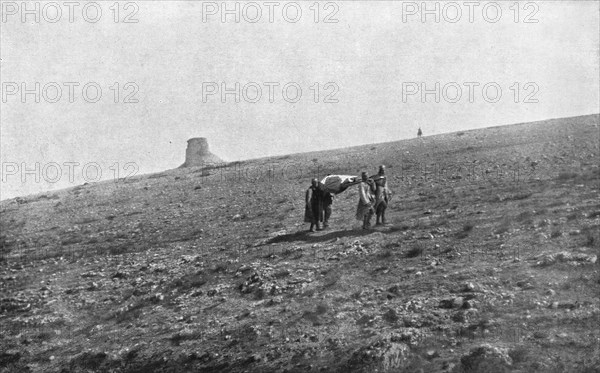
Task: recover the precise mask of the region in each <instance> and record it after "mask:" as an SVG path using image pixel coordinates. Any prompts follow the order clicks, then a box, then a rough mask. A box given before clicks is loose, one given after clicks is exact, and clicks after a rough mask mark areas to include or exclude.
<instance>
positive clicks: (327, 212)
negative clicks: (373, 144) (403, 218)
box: [304, 165, 392, 232]
mask: <svg viewBox="0 0 600 373" xmlns="http://www.w3.org/2000/svg"><path fill="white" fill-rule="evenodd" d="M357 184H358V195H359V199H358V206H357V207H356V219H357V220H359V221H362V223H363V226H362V228H363V229H369V228H370V227H371V218H372V217H373V215H375V214H376V215H377V219H376V220H377V221H376V225H381V224H386V219H385V210H386V209H387V205H388V203H389V202H390V201H391V198H392V192H391V190H390V189H389V188H388V187H387V178H386V176H385V166H383V165H381V166H379V171H378V172H377V174H376V175H373V176H370V177H369V176H368V175H367V173H366V172H362V173H361V177H360V178H358V177H356V176H347V175H327V176H325V177H324V178H323V179H322V180H321V181H319V180H317V179H312V180H311V185H310V187H309V188H308V189H307V190H306V207H305V209H304V222H306V223H310V231H311V232H314V231H315V226H316V229H317V230H318V231H319V230H322V229H323V228H327V227H328V226H329V217H330V216H331V206H332V204H333V199H334V196H335V195H336V194H340V193H342V192H343V191H345V190H346V189H348V187H350V186H352V185H357ZM321 223H323V228H321Z"/></svg>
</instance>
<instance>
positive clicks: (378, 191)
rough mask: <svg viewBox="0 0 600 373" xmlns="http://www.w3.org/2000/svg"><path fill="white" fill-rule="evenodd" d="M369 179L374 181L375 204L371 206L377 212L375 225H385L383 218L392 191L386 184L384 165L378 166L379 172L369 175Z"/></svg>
mask: <svg viewBox="0 0 600 373" xmlns="http://www.w3.org/2000/svg"><path fill="white" fill-rule="evenodd" d="M371 179H372V180H373V181H374V182H375V206H373V209H374V210H375V213H376V214H377V221H376V222H375V225H381V224H383V225H385V224H386V223H387V222H386V220H385V210H386V209H387V206H388V203H389V202H390V200H391V197H392V192H391V191H390V189H389V188H388V186H387V177H386V176H385V166H384V165H381V166H379V172H377V175H374V176H371Z"/></svg>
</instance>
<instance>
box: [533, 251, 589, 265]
mask: <svg viewBox="0 0 600 373" xmlns="http://www.w3.org/2000/svg"><path fill="white" fill-rule="evenodd" d="M597 260H598V257H597V256H596V255H588V254H583V253H574V254H572V253H569V252H566V251H562V252H560V253H556V254H547V255H544V256H542V257H541V258H540V260H538V261H537V262H536V265H537V266H541V267H544V266H549V265H552V264H555V263H559V262H560V263H568V264H570V265H574V266H577V265H584V264H594V263H596V261H597Z"/></svg>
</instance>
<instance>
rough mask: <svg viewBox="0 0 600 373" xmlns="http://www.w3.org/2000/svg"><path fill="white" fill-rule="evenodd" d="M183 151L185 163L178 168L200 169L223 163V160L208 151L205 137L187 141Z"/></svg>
mask: <svg viewBox="0 0 600 373" xmlns="http://www.w3.org/2000/svg"><path fill="white" fill-rule="evenodd" d="M187 143H188V145H187V149H186V150H185V163H184V164H182V165H181V166H180V167H200V166H210V165H216V164H219V163H223V160H222V159H221V158H219V157H217V156H216V155H214V154H213V153H211V152H210V151H209V150H208V141H207V140H206V138H205V137H194V138H191V139H189V140H188V142H187Z"/></svg>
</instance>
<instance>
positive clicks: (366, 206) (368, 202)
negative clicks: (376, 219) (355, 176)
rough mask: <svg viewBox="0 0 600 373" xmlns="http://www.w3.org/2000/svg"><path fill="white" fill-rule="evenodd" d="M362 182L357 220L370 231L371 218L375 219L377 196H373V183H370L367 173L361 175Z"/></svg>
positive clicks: (359, 188) (359, 190) (359, 186)
mask: <svg viewBox="0 0 600 373" xmlns="http://www.w3.org/2000/svg"><path fill="white" fill-rule="evenodd" d="M361 178H362V180H361V182H360V184H359V185H358V197H359V198H358V206H357V207H356V220H360V221H362V222H363V226H362V228H363V229H369V228H370V227H371V218H372V217H373V212H374V210H373V204H374V202H375V196H374V195H373V186H372V181H369V177H368V176H367V173H366V172H363V173H362V175H361Z"/></svg>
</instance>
